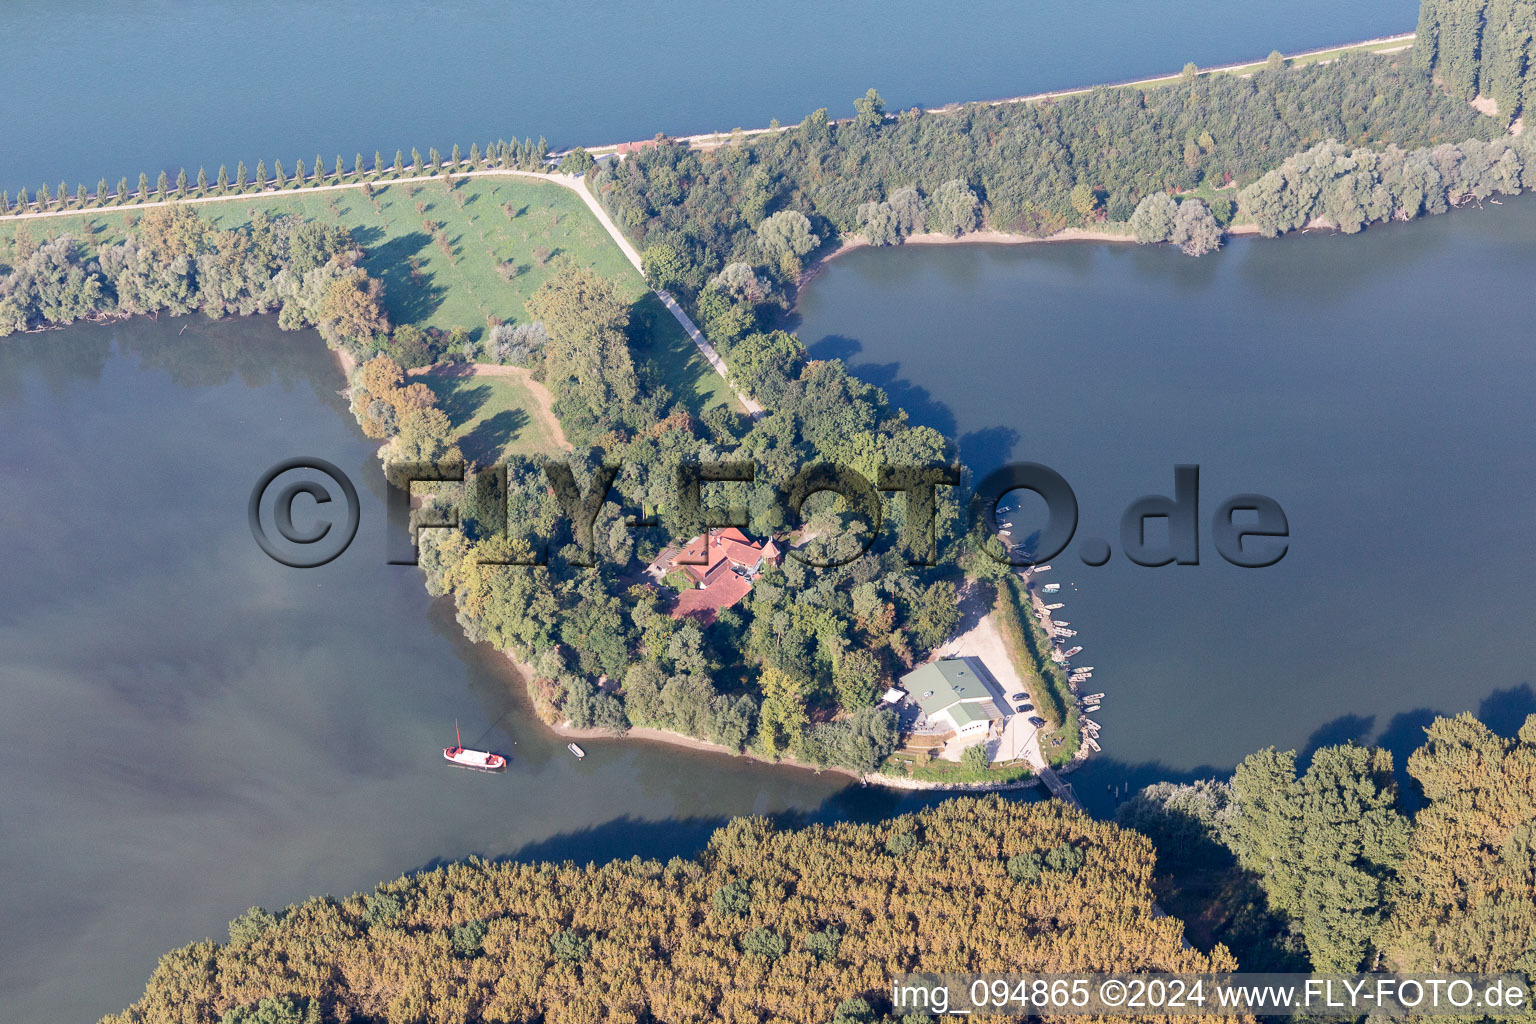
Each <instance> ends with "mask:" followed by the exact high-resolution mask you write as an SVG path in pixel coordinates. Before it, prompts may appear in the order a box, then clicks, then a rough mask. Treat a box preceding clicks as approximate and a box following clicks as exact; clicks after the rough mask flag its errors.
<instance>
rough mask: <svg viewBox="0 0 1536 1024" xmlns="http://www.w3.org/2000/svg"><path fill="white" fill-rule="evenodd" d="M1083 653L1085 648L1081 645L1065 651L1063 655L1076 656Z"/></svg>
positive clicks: (1064, 656)
mask: <svg viewBox="0 0 1536 1024" xmlns="http://www.w3.org/2000/svg"><path fill="white" fill-rule="evenodd" d="M1082 653H1083V649H1082V648H1081V647H1074V648H1072V649H1071V650H1070V651H1063V652H1062V655H1061V656H1062V657H1063V658H1075V657H1077V656H1078V655H1079V654H1082Z"/></svg>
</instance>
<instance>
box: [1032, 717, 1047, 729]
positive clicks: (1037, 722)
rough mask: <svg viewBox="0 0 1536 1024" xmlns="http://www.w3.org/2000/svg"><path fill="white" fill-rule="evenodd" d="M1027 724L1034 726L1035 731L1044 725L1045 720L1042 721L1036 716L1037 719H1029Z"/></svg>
mask: <svg viewBox="0 0 1536 1024" xmlns="http://www.w3.org/2000/svg"><path fill="white" fill-rule="evenodd" d="M1029 724H1030V725H1032V726H1034V727H1035V728H1036V729H1038V728H1040V727H1041V726H1042V725H1044V724H1045V719H1043V718H1040V717H1038V716H1037V717H1035V718H1031V719H1030V720H1029Z"/></svg>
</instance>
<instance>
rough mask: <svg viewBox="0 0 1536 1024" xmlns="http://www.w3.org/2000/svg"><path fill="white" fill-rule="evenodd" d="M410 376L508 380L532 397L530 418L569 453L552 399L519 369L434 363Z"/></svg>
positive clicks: (496, 365)
mask: <svg viewBox="0 0 1536 1024" xmlns="http://www.w3.org/2000/svg"><path fill="white" fill-rule="evenodd" d="M410 375H411V376H413V377H452V378H459V377H511V378H513V379H514V380H516V381H517V382H518V383H519V384H521V385H522V386H523V387H525V388H527V389H528V393H529V394H530V395H532V396H533V408H532V409H531V410H530V411H531V412H532V413H533V415H534V418H535V419H537V420H538V421H539V423H540V424H542V425H543V427H544V429H545V430H547V431H549V435H550V437H552V438H554V441H555V444H557V445H558V446H560V447H561V448H563V449H564V450H566V451H570V450H571V442H569V441H567V440H566V439H565V431H564V430H562V429H560V420H559V419H558V418H556V416H555V412H554V405H553V403H554V398H553V396H551V395H550V393H549V388H546V387H545V386H544V385H543V384H540V383H539V382H538V381H536V380H534V379H533V374H532V373H531V372H530V371H529V370H528V369H527V368H526V367H523V366H503V365H501V364H500V363H437V364H434V365H432V366H422V367H418V368H417V369H414V370H411V371H410Z"/></svg>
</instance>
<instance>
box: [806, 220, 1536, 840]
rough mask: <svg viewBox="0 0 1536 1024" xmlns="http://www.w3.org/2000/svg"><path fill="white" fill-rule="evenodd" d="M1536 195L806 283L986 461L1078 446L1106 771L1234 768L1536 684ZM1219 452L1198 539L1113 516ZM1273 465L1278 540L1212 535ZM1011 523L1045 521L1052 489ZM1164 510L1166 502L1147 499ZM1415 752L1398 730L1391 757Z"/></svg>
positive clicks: (896, 262)
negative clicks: (1185, 553) (1404, 216)
mask: <svg viewBox="0 0 1536 1024" xmlns="http://www.w3.org/2000/svg"><path fill="white" fill-rule="evenodd" d="M1533 276H1536V197H1523V198H1520V199H1516V200H1508V199H1506V200H1504V201H1503V204H1502V205H1500V206H1493V205H1491V204H1490V205H1488V206H1487V207H1485V208H1484V209H1482V210H1475V209H1474V210H1466V211H1459V212H1456V213H1452V214H1449V215H1446V216H1443V217H1435V218H1430V219H1427V220H1423V221H1419V222H1417V223H1414V224H1408V225H1393V226H1389V227H1383V228H1375V229H1372V230H1370V231H1367V232H1365V233H1364V234H1362V235H1360V236H1356V237H1352V238H1351V237H1344V236H1337V235H1329V234H1309V235H1306V236H1296V237H1291V238H1286V239H1282V240H1263V239H1242V240H1236V241H1233V242H1231V243H1229V245H1228V246H1227V248H1226V251H1224V252H1221V253H1219V254H1216V255H1213V256H1208V257H1205V258H1202V259H1198V260H1196V259H1190V258H1189V257H1186V256H1183V255H1182V254H1180V253H1179V252H1178V251H1177V250H1175V249H1173V248H1171V247H1168V246H1159V247H1156V248H1152V247H1143V246H1115V245H1111V244H1082V243H1066V244H1049V245H1023V246H1011V247H1005V246H976V245H951V246H907V247H904V248H895V249H862V250H855V251H853V252H850V253H848V254H846V255H844V256H841V257H839V258H837V259H835V260H833V261H832V262H830V263H829V264H828V265H827V266H826V268H825V270H824V271H823V272H822V273H821V274H820V275H819V276H818V277H817V278H816V279H815V280H814V281H813V283H812V284H811V285H810V287H808V288H807V289H806V290H805V291H804V293H803V294H802V297H801V302H800V306H799V310H798V318H799V331H800V335H801V338H802V340H803V341H805V342H806V343H807V345H808V346H809V348H810V351H811V353H812V355H813V356H825V357H831V356H839V357H841V358H843V359H845V360H847V361H848V363H849V365H850V366H851V367H852V369H853V370H854V371H855V372H856V373H858V374H859V375H860V376H862V377H864V378H865V379H868V380H870V381H872V382H875V383H878V384H880V385H882V386H884V387H885V388H887V389H888V390H889V391H890V393H891V394H892V396H893V397H894V399H895V400H896V401H897V402H899V403H900V404H902V405H903V406H905V407H906V409H907V410H908V411H909V412H911V413H912V414H913V415H914V417H915V418H916V419H917V420H918V421H920V422H924V423H928V424H931V425H932V426H935V427H937V428H939V429H941V430H943V431H945V432H946V433H947V434H949V435H950V436H953V437H957V438H959V439H960V443H961V448H962V456H963V458H964V459H965V461H966V462H967V464H968V465H970V466H971V467H973V468H975V469H976V470H978V471H979V472H983V473H984V472H985V471H986V470H987V469H989V468H991V467H993V466H996V465H998V464H1000V463H1002V462H1004V461H1008V460H1021V461H1022V460H1028V461H1035V462H1041V463H1044V464H1046V465H1048V466H1050V467H1052V468H1053V469H1055V470H1056V471H1057V472H1059V473H1060V474H1062V475H1063V476H1064V477H1065V478H1066V479H1067V480H1068V482H1069V483H1070V484H1071V485H1072V487H1073V489H1074V490H1075V492H1076V495H1077V499H1078V502H1079V506H1080V509H1081V522H1080V526H1079V531H1078V539H1079V541H1080V540H1082V539H1086V538H1102V539H1105V540H1108V541H1110V542H1111V544H1112V546H1113V548H1114V550H1115V556H1114V557H1113V558H1112V560H1111V561H1110V562H1109V563H1108V564H1107V565H1104V566H1102V567H1100V568H1090V567H1088V566H1087V565H1085V564H1084V562H1083V560H1082V559H1081V557H1080V552H1079V550H1078V547H1077V543H1078V542H1077V541H1074V543H1073V545H1072V546H1071V547H1069V549H1068V550H1067V552H1066V553H1064V554H1063V555H1061V556H1060V557H1058V558H1056V559H1055V560H1054V563H1053V565H1052V567H1051V571H1050V573H1048V574H1046V575H1043V576H1041V577H1040V578H1039V579H1040V582H1042V583H1045V582H1056V583H1059V584H1061V590H1060V593H1059V594H1058V596H1057V599H1058V600H1060V601H1062V602H1063V603H1064V604H1065V605H1066V607H1065V608H1064V609H1062V610H1061V611H1060V612H1059V613H1058V615H1059V616H1061V617H1063V618H1065V619H1067V621H1068V622H1070V623H1071V628H1073V629H1076V630H1078V631H1079V635H1078V636H1077V637H1076V638H1074V639H1073V640H1072V643H1074V644H1081V645H1082V646H1083V647H1084V651H1083V653H1082V654H1081V655H1079V656H1078V658H1077V659H1076V662H1077V663H1078V664H1091V665H1092V666H1094V668H1095V675H1094V678H1093V681H1092V683H1091V685H1089V686H1087V687H1085V690H1086V691H1089V692H1104V693H1106V694H1107V697H1106V699H1105V703H1104V707H1103V710H1102V711H1101V712H1099V713H1097V714H1095V715H1094V716H1093V717H1094V718H1095V720H1097V721H1099V722H1100V724H1101V725H1102V726H1103V729H1104V734H1103V735H1104V740H1103V744H1104V747H1105V756H1103V757H1101V758H1098V759H1096V760H1094V761H1091V762H1090V763H1089V765H1088V767H1086V768H1085V769H1084V770H1082V771H1080V772H1078V773H1077V774H1075V775H1074V776H1073V777H1072V778H1073V781H1074V782H1075V784H1076V786H1077V789H1078V792H1079V794H1080V795H1082V796H1083V797H1085V798H1086V799H1088V800H1089V802H1090V803H1091V804H1093V805H1095V806H1096V808H1097V809H1099V810H1101V811H1102V810H1103V809H1104V802H1105V800H1106V797H1108V796H1109V795H1110V793H1111V790H1109V789H1108V787H1113V786H1123V785H1124V784H1126V783H1127V782H1136V783H1144V782H1147V781H1150V780H1152V779H1157V778H1180V777H1185V776H1188V775H1191V774H1206V773H1208V772H1209V770H1210V769H1212V768H1214V769H1217V770H1229V769H1230V767H1231V766H1232V765H1233V764H1234V763H1235V762H1236V761H1237V760H1239V759H1241V758H1242V757H1243V756H1244V755H1246V754H1248V753H1250V752H1251V751H1254V750H1256V749H1258V748H1260V747H1263V746H1267V745H1271V744H1273V745H1276V746H1279V747H1280V748H1282V749H1284V748H1290V747H1294V748H1297V749H1302V750H1305V749H1307V748H1309V747H1310V746H1312V745H1314V744H1317V743H1323V742H1338V741H1343V740H1346V739H1357V740H1366V739H1376V740H1378V741H1381V742H1383V743H1385V744H1386V745H1388V746H1389V747H1391V748H1393V749H1394V750H1395V751H1397V752H1398V753H1399V755H1401V754H1403V753H1405V752H1406V751H1408V750H1411V749H1413V748H1414V747H1415V746H1417V745H1418V743H1419V742H1420V741H1422V739H1423V733H1422V731H1421V727H1422V726H1423V725H1425V724H1427V722H1428V721H1429V719H1430V717H1431V715H1432V713H1433V712H1436V711H1449V712H1459V711H1476V712H1479V713H1481V714H1482V715H1484V716H1485V720H1486V721H1488V722H1489V723H1490V724H1491V725H1494V726H1495V727H1496V728H1499V729H1501V730H1504V731H1506V732H1512V731H1513V729H1515V728H1517V727H1518V725H1519V723H1520V721H1521V720H1522V719H1523V716H1524V715H1525V714H1527V713H1529V712H1531V711H1536V695H1533V693H1532V689H1531V683H1532V678H1533V666H1536V637H1533V635H1532V633H1531V631H1530V630H1529V629H1528V628H1527V627H1526V626H1523V625H1521V624H1522V623H1529V622H1530V621H1532V620H1533V618H1536V589H1533V588H1532V586H1531V574H1532V572H1533V570H1536V531H1533V530H1532V529H1531V516H1530V510H1531V508H1532V506H1533V500H1536V447H1533V446H1532V444H1531V437H1532V436H1533V432H1536V383H1533V381H1536V376H1533V371H1536V350H1533V347H1532V345H1531V336H1530V331H1529V328H1528V326H1527V325H1526V323H1525V319H1526V318H1525V317H1524V316H1523V314H1522V313H1521V308H1522V298H1521V297H1522V296H1524V295H1525V294H1526V293H1527V292H1528V291H1529V282H1530V281H1531V280H1532V277H1533ZM1178 463H1195V464H1198V465H1199V466H1200V471H1201V475H1200V524H1201V525H1200V529H1201V531H1202V545H1203V546H1202V550H1201V559H1200V564H1199V565H1198V566H1179V565H1170V566H1166V567H1162V568H1144V567H1141V566H1138V565H1134V564H1132V563H1131V562H1129V561H1128V560H1127V559H1126V558H1124V557H1123V556H1122V555H1121V554H1120V546H1121V545H1120V517H1121V513H1122V511H1123V510H1124V509H1125V508H1126V506H1128V505H1129V504H1130V503H1131V502H1132V501H1134V500H1135V499H1137V498H1139V497H1141V496H1142V495H1147V494H1162V495H1169V496H1171V495H1173V493H1174V491H1173V487H1174V466H1175V465H1176V464H1178ZM1244 492H1257V493H1260V494H1264V495H1267V496H1269V497H1271V498H1273V499H1275V500H1276V501H1278V502H1279V503H1280V505H1281V506H1282V508H1283V509H1284V510H1285V512H1286V514H1287V517H1288V519H1289V524H1290V529H1291V534H1292V540H1291V546H1290V550H1289V552H1288V553H1287V554H1286V556H1285V558H1284V559H1283V560H1282V561H1281V562H1280V563H1279V564H1278V565H1275V566H1273V567H1271V568H1266V569H1239V568H1236V567H1234V566H1232V565H1230V564H1228V563H1226V562H1225V561H1223V560H1222V559H1221V558H1220V557H1219V556H1218V555H1217V553H1216V551H1215V549H1214V547H1213V545H1212V542H1211V540H1210V536H1209V523H1210V517H1211V516H1212V514H1213V513H1214V512H1215V510H1216V508H1217V506H1218V505H1219V504H1220V502H1221V501H1222V500H1223V499H1225V498H1226V497H1228V496H1230V495H1234V494H1239V493H1244ZM1034 504H1035V510H1034V512H1033V515H1034V517H1033V518H1031V519H1029V520H1028V521H1027V522H1021V523H1016V524H1015V525H1016V528H1017V529H1018V530H1019V531H1021V532H1020V533H1019V534H1017V535H1016V536H1022V535H1023V533H1022V531H1026V530H1028V529H1030V528H1032V527H1033V528H1038V527H1039V526H1040V525H1043V522H1044V513H1043V503H1038V502H1036V503H1034ZM1149 534H1156V535H1159V536H1165V535H1166V530H1165V529H1164V530H1157V529H1149ZM1399 761H1401V756H1400V757H1399Z"/></svg>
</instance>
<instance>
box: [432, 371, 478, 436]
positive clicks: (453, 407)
mask: <svg viewBox="0 0 1536 1024" xmlns="http://www.w3.org/2000/svg"><path fill="white" fill-rule="evenodd" d="M427 386H428V387H430V388H431V389H432V391H433V393H434V394H436V395H437V407H438V408H439V409H441V410H442V411H443V414H444V415H446V416H447V417H448V421H449V422H450V423H452V424H453V425H454V426H455V427H461V426H463V425H464V424H466V423H468V422H469V421H470V420H472V419H474V416H475V413H477V412H479V411H480V407H481V406H482V405H484V404H485V403H486V402H488V401H490V398H491V386H490V385H489V384H468V383H464V382H461V381H458V380H444V379H442V378H438V379H436V380H431V379H429V380H428V383H427ZM465 454H466V455H467V454H468V452H466V453H465Z"/></svg>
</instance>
